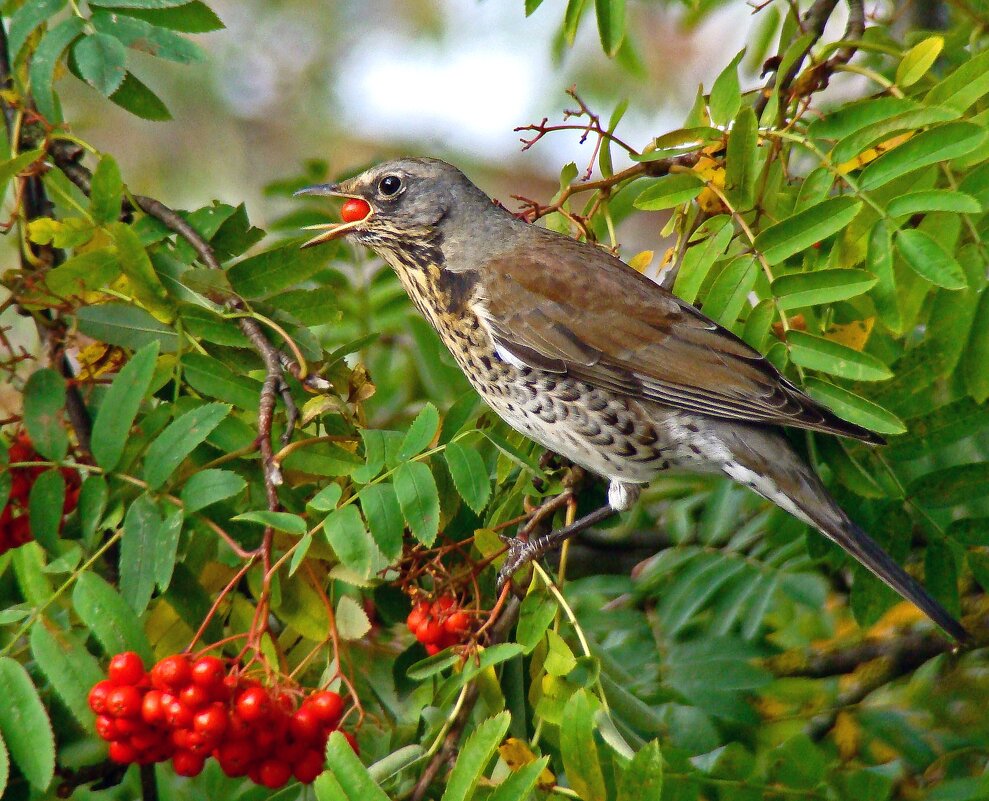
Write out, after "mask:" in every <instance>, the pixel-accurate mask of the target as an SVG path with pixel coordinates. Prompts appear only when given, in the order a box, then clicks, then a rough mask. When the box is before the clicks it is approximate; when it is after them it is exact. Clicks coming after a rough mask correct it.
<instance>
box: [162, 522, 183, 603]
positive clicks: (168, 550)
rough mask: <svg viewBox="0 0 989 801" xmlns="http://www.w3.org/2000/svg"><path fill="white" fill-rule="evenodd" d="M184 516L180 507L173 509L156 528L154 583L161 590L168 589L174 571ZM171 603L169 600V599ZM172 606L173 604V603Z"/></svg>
mask: <svg viewBox="0 0 989 801" xmlns="http://www.w3.org/2000/svg"><path fill="white" fill-rule="evenodd" d="M184 522H185V518H184V517H183V515H182V510H181V509H173V510H172V511H171V513H170V514H168V515H166V517H165V520H164V522H162V524H161V528H159V529H158V542H157V544H156V547H155V552H154V575H155V584H157V585H158V589H159V590H160V591H161V592H165V591H166V590H168V588H169V585H170V584H171V583H172V574H173V573H174V572H175V559H176V556H177V554H178V550H179V536H180V535H181V534H182V524H183V523H184ZM169 602H170V603H171V601H169ZM173 606H174V604H173Z"/></svg>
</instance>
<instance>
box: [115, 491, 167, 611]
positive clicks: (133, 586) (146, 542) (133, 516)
mask: <svg viewBox="0 0 989 801" xmlns="http://www.w3.org/2000/svg"><path fill="white" fill-rule="evenodd" d="M161 524H162V519H161V515H160V514H159V513H158V507H157V506H155V502H154V501H153V500H151V498H150V497H148V495H146V494H144V495H139V496H138V497H137V498H135V499H134V501H133V502H132V503H131V505H130V508H129V509H128V510H127V514H126V516H125V517H124V533H123V536H122V537H121V539H120V594H121V595H122V596H123V598H124V600H125V601H127V603H129V604H130V605H131V608H132V609H133V610H134V611H135V612H136V613H137V614H139V615H140V614H142V613H143V612H144V610H145V609H147V607H148V603H149V602H150V600H151V594H152V593H153V592H154V588H155V549H156V547H157V540H158V532H159V531H160V530H161Z"/></svg>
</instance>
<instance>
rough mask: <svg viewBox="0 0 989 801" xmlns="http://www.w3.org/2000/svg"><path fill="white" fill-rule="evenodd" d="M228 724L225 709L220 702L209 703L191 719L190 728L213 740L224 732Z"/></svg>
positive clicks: (228, 720)
mask: <svg viewBox="0 0 989 801" xmlns="http://www.w3.org/2000/svg"><path fill="white" fill-rule="evenodd" d="M229 725H230V719H229V717H228V716H227V710H226V708H225V707H224V706H223V704H220V703H213V704H210V705H209V706H208V707H206V709H203V710H200V711H199V712H197V713H196V716H195V717H194V718H193V719H192V730H193V731H195V732H198V733H199V734H201V735H202V736H203V737H205V738H206V739H209V740H213V741H214V742H215V741H216V740H219V739H220V738H221V737H223V735H224V734H226V732H227V727H228V726H229Z"/></svg>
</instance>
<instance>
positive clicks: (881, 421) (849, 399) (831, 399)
mask: <svg viewBox="0 0 989 801" xmlns="http://www.w3.org/2000/svg"><path fill="white" fill-rule="evenodd" d="M806 389H807V391H808V393H809V394H810V396H811V397H812V398H814V399H815V400H818V401H820V402H821V403H823V404H825V405H826V406H828V407H829V408H830V409H831V410H832V411H833V412H834V413H835V414H837V415H838V416H839V417H841V418H842V419H843V420H847V421H848V422H850V423H857V424H858V425H860V426H864V427H865V428H868V429H871V430H872V431H876V432H878V433H880V434H902V433H903V432H904V431H906V430H907V429H906V426H904V425H903V422H902V421H901V420H900V419H899V418H898V417H897V416H896V415H894V414H893V413H892V412H890V411H888V410H886V409H884V408H883V407H882V406H880V405H879V404H876V403H873V402H872V401H869V400H866V399H865V398H863V397H862V396H860V395H856V394H855V393H854V392H849V391H848V390H847V389H843V388H842V387H838V386H835V385H834V384H829V383H828V382H826V381H822V380H820V379H818V378H808V379H807V381H806Z"/></svg>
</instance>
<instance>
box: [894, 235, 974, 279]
mask: <svg viewBox="0 0 989 801" xmlns="http://www.w3.org/2000/svg"><path fill="white" fill-rule="evenodd" d="M896 247H897V250H899V251H900V255H901V256H903V260H904V261H905V262H906V263H907V264H908V265H909V266H910V267H911V268H912V269H913V271H914V272H915V273H917V275H919V276H921V277H922V278H926V279H927V280H928V281H930V282H931V283H932V284H935V285H936V286H941V287H944V288H945V289H965V288H966V287H967V286H968V281H967V279H966V278H965V271H964V270H963V269H962V266H961V265H960V264H959V263H958V262H957V261H956V260H955V257H954V256H952V255H951V254H950V253H948V252H947V251H946V250H945V249H944V248H942V247H941V245H940V244H939V243H938V242H937V241H936V240H935V239H934V238H933V237H931V236H930V235H929V234H927V233H926V232H924V231H921V230H919V229H917V228H902V229H900V230H899V231H897V232H896Z"/></svg>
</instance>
